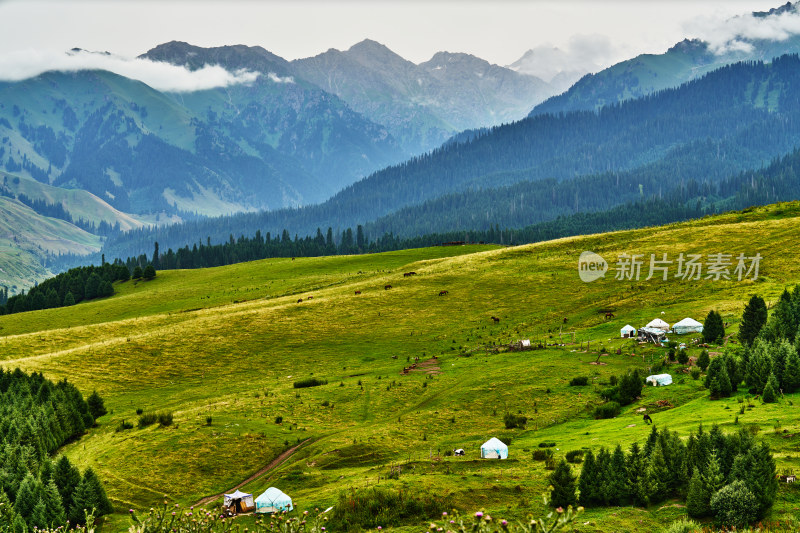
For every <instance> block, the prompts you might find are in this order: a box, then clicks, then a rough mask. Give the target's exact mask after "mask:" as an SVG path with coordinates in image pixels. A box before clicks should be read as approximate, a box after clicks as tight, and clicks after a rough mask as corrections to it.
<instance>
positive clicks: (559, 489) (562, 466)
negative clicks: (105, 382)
mask: <svg viewBox="0 0 800 533" xmlns="http://www.w3.org/2000/svg"><path fill="white" fill-rule="evenodd" d="M359 227H360V226H359ZM548 481H549V482H550V485H552V487H553V490H552V491H550V499H551V504H552V505H553V506H555V507H564V508H566V507H568V506H570V505H575V502H576V501H577V498H576V497H575V476H574V475H572V470H571V469H570V467H569V464H568V463H567V461H566V460H564V459H561V462H560V463H558V466H556V469H555V470H554V471H553V473H552V474H550V477H549V478H548Z"/></svg>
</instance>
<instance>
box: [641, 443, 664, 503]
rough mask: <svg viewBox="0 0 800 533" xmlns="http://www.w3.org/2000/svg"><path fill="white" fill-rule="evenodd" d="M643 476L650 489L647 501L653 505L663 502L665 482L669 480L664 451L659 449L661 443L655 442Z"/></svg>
mask: <svg viewBox="0 0 800 533" xmlns="http://www.w3.org/2000/svg"><path fill="white" fill-rule="evenodd" d="M645 476H646V477H647V478H648V485H649V487H650V494H648V501H649V502H650V503H655V502H659V501H661V500H663V499H664V498H666V496H667V484H666V480H667V479H669V476H670V474H669V467H668V466H667V462H666V460H665V459H664V450H663V449H662V447H661V442H660V441H658V442H656V446H655V448H654V449H653V453H652V455H650V460H649V461H648V464H647V469H646V473H645Z"/></svg>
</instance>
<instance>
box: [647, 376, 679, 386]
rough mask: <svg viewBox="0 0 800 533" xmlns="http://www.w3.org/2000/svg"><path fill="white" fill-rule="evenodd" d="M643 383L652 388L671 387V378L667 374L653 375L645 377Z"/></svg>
mask: <svg viewBox="0 0 800 533" xmlns="http://www.w3.org/2000/svg"><path fill="white" fill-rule="evenodd" d="M645 382H646V383H647V384H649V385H652V386H653V387H663V386H664V385H672V376H670V375H669V374H654V375H652V376H647V378H646V379H645Z"/></svg>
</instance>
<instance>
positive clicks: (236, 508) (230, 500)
mask: <svg viewBox="0 0 800 533" xmlns="http://www.w3.org/2000/svg"><path fill="white" fill-rule="evenodd" d="M222 505H223V506H224V507H227V508H228V509H230V510H231V511H233V512H236V513H246V512H248V511H252V510H253V495H252V494H247V493H246V492H241V491H239V490H237V491H236V492H234V493H233V494H226V495H225V499H224V500H223V504H222Z"/></svg>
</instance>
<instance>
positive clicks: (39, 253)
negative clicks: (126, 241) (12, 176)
mask: <svg viewBox="0 0 800 533" xmlns="http://www.w3.org/2000/svg"><path fill="white" fill-rule="evenodd" d="M100 245H101V239H100V237H98V236H96V235H92V234H91V233H88V232H86V231H84V230H82V229H80V228H78V227H77V226H75V225H73V224H70V223H69V222H65V221H63V220H59V219H57V218H51V217H46V216H42V215H40V214H38V213H36V212H35V211H34V210H33V209H31V208H30V207H28V206H27V205H25V204H23V203H21V202H19V201H18V200H12V199H10V198H6V197H0V285H4V286H6V287H8V289H9V293H10V294H17V293H19V292H20V291H22V290H23V289H28V288H29V287H32V286H33V285H34V283H36V282H39V281H42V280H44V279H46V278H47V277H49V276H50V275H51V274H50V272H49V271H48V270H47V258H48V255H49V254H54V255H58V254H64V253H72V254H79V255H85V254H88V253H91V252H97V251H99V250H100Z"/></svg>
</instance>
